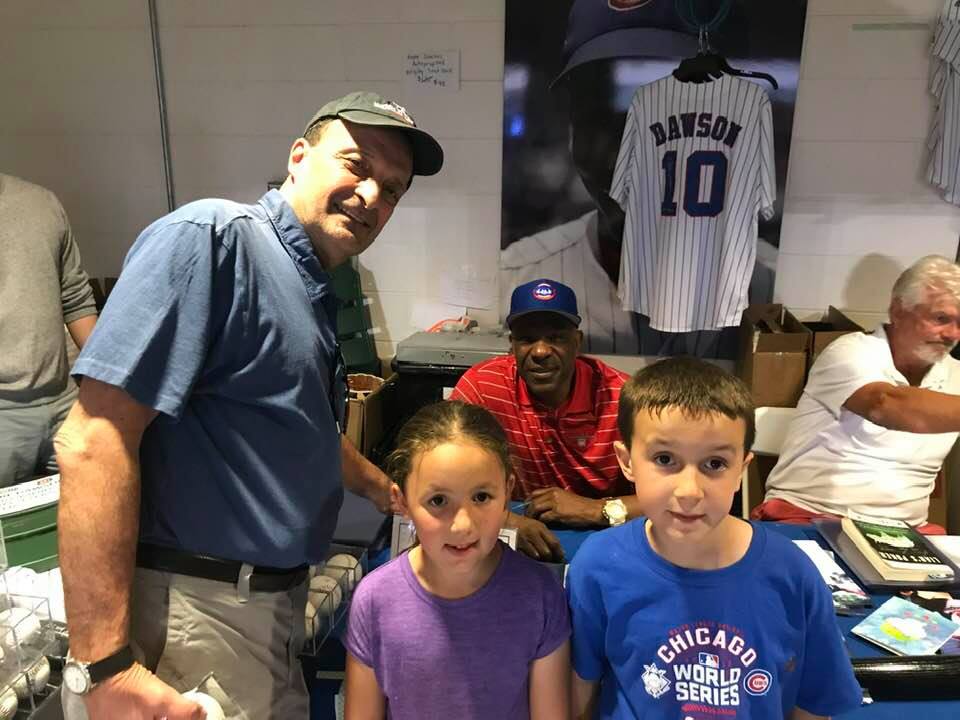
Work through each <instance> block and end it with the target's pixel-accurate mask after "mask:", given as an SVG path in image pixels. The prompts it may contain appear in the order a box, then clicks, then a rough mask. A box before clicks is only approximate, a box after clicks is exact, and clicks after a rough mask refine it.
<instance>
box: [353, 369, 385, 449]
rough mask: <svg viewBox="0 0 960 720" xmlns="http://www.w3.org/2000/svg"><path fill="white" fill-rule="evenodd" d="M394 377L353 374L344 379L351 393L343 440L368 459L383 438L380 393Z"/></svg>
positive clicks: (381, 396) (381, 397)
mask: <svg viewBox="0 0 960 720" xmlns="http://www.w3.org/2000/svg"><path fill="white" fill-rule="evenodd" d="M395 382H396V375H393V376H391V377H390V378H388V379H387V380H384V379H383V378H379V377H377V376H376V375H366V374H364V373H356V374H352V375H348V376H347V384H348V385H349V387H350V391H349V393H348V396H347V423H346V436H347V438H349V439H350V441H351V442H352V443H353V444H354V445H356V446H357V449H358V450H359V451H360V452H361V454H363V456H364V457H367V458H369V457H370V456H371V452H372V450H373V448H374V447H375V446H376V444H377V443H378V442H380V439H381V438H382V437H383V431H384V427H383V402H382V399H383V393H384V392H385V390H384V388H386V387H387V385H388V384H389V383H395Z"/></svg>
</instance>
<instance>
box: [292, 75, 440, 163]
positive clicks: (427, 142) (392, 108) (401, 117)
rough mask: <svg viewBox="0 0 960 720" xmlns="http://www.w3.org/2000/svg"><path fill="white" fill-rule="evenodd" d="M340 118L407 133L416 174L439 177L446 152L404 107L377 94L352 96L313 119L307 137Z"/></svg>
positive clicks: (344, 97)
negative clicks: (316, 127) (326, 122)
mask: <svg viewBox="0 0 960 720" xmlns="http://www.w3.org/2000/svg"><path fill="white" fill-rule="evenodd" d="M331 118H340V119H341V120H349V121H350V122H354V123H357V124H358V125H376V126H380V127H393V128H397V129H398V130H403V131H404V132H405V133H406V134H407V137H408V138H409V139H410V145H411V147H412V148H413V174H414V175H436V174H437V173H438V172H440V168H441V167H443V148H441V147H440V143H438V142H437V141H436V140H434V138H433V136H432V135H430V133H428V132H426V131H425V130H421V129H420V128H418V127H417V123H416V122H414V120H413V118H412V117H410V113H408V112H407V111H406V109H404V107H403V106H402V105H399V104H398V103H395V102H393V101H392V100H387V99H385V98H383V97H382V96H380V95H378V94H377V93H372V92H352V93H350V94H348V95H344V96H343V97H342V98H337V99H336V100H331V101H330V102H328V103H327V104H326V105H324V106H323V107H322V108H320V109H319V110H317V112H316V114H315V115H314V116H313V117H312V118H310V122H308V123H307V127H306V128H304V130H303V134H304V135H306V134H307V132H308V131H309V130H310V128H312V127H313V126H314V125H316V124H317V123H318V122H320V121H321V120H329V119H331Z"/></svg>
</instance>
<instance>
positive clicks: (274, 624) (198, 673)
mask: <svg viewBox="0 0 960 720" xmlns="http://www.w3.org/2000/svg"><path fill="white" fill-rule="evenodd" d="M306 601H307V582H306V581H304V582H303V583H302V584H301V585H299V586H298V587H296V588H293V589H291V590H288V591H287V592H276V593H257V592H253V593H250V599H249V601H247V602H246V603H241V602H240V601H239V600H238V597H237V588H236V586H233V585H229V584H227V583H224V582H218V581H215V580H205V579H202V578H193V577H188V576H185V575H176V574H172V573H165V572H159V571H156V570H145V569H143V568H137V570H136V575H135V577H134V591H133V601H132V606H131V611H132V619H131V644H132V645H133V646H134V653H135V654H136V655H137V657H138V659H140V660H141V661H142V662H143V664H144V665H145V666H146V667H147V668H148V669H150V670H152V671H153V672H155V673H156V674H157V675H158V676H159V677H160V679H161V680H163V681H164V682H166V683H167V684H169V685H171V686H172V687H173V688H174V689H176V690H179V691H180V692H186V691H188V690H192V689H193V688H195V687H196V686H197V685H198V684H199V683H200V682H201V681H202V680H203V679H204V677H205V676H206V675H208V674H209V673H211V672H212V673H213V676H214V678H215V680H216V683H217V684H218V685H219V687H220V688H221V689H222V691H223V693H224V694H225V695H226V697H227V698H229V702H228V703H222V704H223V705H224V711H225V712H226V714H227V718H228V719H229V720H307V718H308V717H309V714H310V700H309V696H308V693H307V687H306V683H304V680H303V671H302V669H301V666H300V660H299V658H298V655H299V653H300V650H301V649H302V648H303V642H304V623H303V615H304V608H305V607H306ZM62 692H63V708H64V717H65V719H66V720H86V719H87V715H86V712H85V708H84V706H83V701H82V700H81V699H80V698H79V697H78V696H76V695H72V694H71V693H70V692H69V691H68V690H67V689H66V688H65V687H64V688H62ZM94 720H100V719H99V718H95V719H94Z"/></svg>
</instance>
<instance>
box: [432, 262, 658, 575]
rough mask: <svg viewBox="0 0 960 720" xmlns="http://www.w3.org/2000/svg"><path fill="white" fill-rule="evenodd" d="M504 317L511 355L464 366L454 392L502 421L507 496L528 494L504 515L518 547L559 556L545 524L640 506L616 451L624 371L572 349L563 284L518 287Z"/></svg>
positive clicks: (572, 303) (579, 521)
mask: <svg viewBox="0 0 960 720" xmlns="http://www.w3.org/2000/svg"><path fill="white" fill-rule="evenodd" d="M506 324H507V327H508V328H509V329H510V346H511V350H512V353H511V354H510V355H504V356H502V357H495V358H491V359H489V360H484V361H483V362H481V363H478V364H477V365H474V366H473V367H472V368H470V369H469V370H468V371H467V372H466V373H464V375H463V377H461V378H460V381H459V382H458V383H457V386H456V387H455V388H454V390H453V394H452V396H451V399H454V400H463V401H465V402H469V403H474V404H476V405H482V406H484V407H485V408H487V409H488V410H490V411H491V412H492V413H493V414H494V415H495V416H496V417H497V419H498V420H499V421H500V424H501V425H502V426H503V428H504V430H505V431H506V433H507V439H508V440H509V441H510V452H511V455H512V457H513V464H514V469H515V470H516V484H515V485H514V499H515V500H524V501H527V502H528V505H527V510H526V516H520V515H515V514H512V513H511V516H510V522H511V524H513V525H515V526H516V527H517V528H518V530H519V533H518V543H517V547H518V548H519V549H520V550H522V551H523V552H525V553H527V554H528V555H531V556H532V557H535V558H539V559H541V560H549V559H555V560H559V559H561V558H562V556H563V551H562V550H561V549H560V544H559V542H558V541H557V539H556V537H554V535H553V533H551V532H550V531H549V530H548V529H547V527H546V526H545V525H544V523H548V522H549V523H561V524H564V525H569V526H576V527H605V526H608V525H619V524H621V523H623V522H625V521H626V520H627V519H628V518H631V517H634V516H636V515H639V514H640V513H639V510H638V508H637V507H636V503H637V498H636V495H635V494H634V492H633V488H632V487H631V485H630V484H629V482H628V481H627V480H626V478H624V476H623V474H622V473H621V472H620V467H619V465H618V464H617V458H616V455H615V454H614V452H613V443H614V441H615V440H617V439H619V433H618V431H617V403H618V401H619V399H620V388H621V387H623V383H624V381H625V380H626V379H627V376H626V375H625V374H624V373H622V372H620V371H619V370H615V369H614V368H612V367H610V366H608V365H605V364H604V363H602V362H600V361H599V360H596V359H594V358H589V357H579V356H578V353H579V350H580V344H581V342H582V341H583V333H582V332H580V330H579V329H578V328H579V325H580V316H579V315H578V314H577V297H576V295H575V294H574V292H573V290H571V289H570V288H569V287H567V286H566V285H564V284H563V283H559V282H555V281H553V280H546V279H541V280H533V281H531V282H528V283H525V284H523V285H520V286H519V287H517V288H516V289H515V290H514V291H513V295H512V296H511V298H510V314H509V315H508V316H507V320H506Z"/></svg>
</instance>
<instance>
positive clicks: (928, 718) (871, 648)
mask: <svg viewBox="0 0 960 720" xmlns="http://www.w3.org/2000/svg"><path fill="white" fill-rule="evenodd" d="M767 526H768V527H770V528H771V529H772V530H775V531H777V532H779V533H782V534H783V535H785V536H787V537H788V538H790V539H791V540H816V541H817V542H819V543H820V544H821V545H822V546H823V547H824V548H826V549H828V550H829V547H828V546H827V544H826V542H825V541H823V540H822V539H821V538H820V534H819V533H818V532H817V531H816V529H815V528H814V527H812V526H810V525H788V524H785V523H767ZM594 532H598V531H596V530H573V529H554V534H556V536H557V539H558V540H559V541H560V544H561V545H562V546H563V551H564V554H565V555H566V560H567V562H570V560H571V559H573V557H574V555H576V553H577V550H579V549H580V546H581V545H582V544H583V542H584V541H585V540H586V539H587V538H588V537H590V535H592V534H593V533H594ZM389 557H390V548H389V547H388V548H385V549H383V550H381V551H379V552H376V553H372V554H371V555H370V565H371V569H372V568H373V567H376V566H377V565H382V564H383V563H385V562H387V560H388V559H389ZM838 560H840V562H841V563H842V559H839V558H838ZM872 597H873V601H874V605H875V606H879V605H881V604H882V603H883V602H884V601H885V600H886V599H887V598H888V597H890V596H889V595H873V596H872ZM861 619H862V618H860V617H845V616H837V624H838V626H839V627H840V631H841V632H842V634H843V637H844V640H845V641H846V643H847V648H848V649H849V651H850V654H851V656H852V657H857V658H859V657H878V656H879V657H890V654H889V653H886V652H884V651H883V650H882V649H880V648H879V647H877V646H875V645H872V644H870V643H868V642H866V641H864V640H861V639H860V638H858V637H857V636H856V635H852V634H851V633H850V629H851V628H852V627H853V626H854V625H856V624H857V623H858V622H860V620H861ZM328 644H331V643H330V642H329V641H328ZM342 657H343V648H342V646H340V643H339V642H338V641H336V642H334V643H332V647H331V648H330V659H331V661H332V662H333V663H334V664H337V663H338V662H342ZM328 667H329V666H328ZM340 668H342V665H341V666H340ZM333 674H335V673H332V674H331V677H332V675H333ZM308 684H309V682H308ZM334 692H335V690H334ZM311 699H312V701H313V703H312V704H314V705H316V704H318V702H317V701H318V698H317V696H316V695H315V694H314V693H312V694H311ZM324 702H329V698H327V699H326V700H325V701H324ZM333 717H334V715H332V714H329V713H328V712H327V711H325V710H324V711H320V712H318V710H317V708H312V709H311V719H312V720H327V718H331V719H332V718H333ZM837 718H839V719H840V720H906V719H909V720H912V719H913V718H923V719H924V720H958V718H960V700H957V701H933V700H930V701H916V702H891V701H877V702H874V703H873V704H872V705H864V706H862V707H860V708H858V709H857V710H854V711H852V712H848V713H844V714H843V715H838V716H837Z"/></svg>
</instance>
